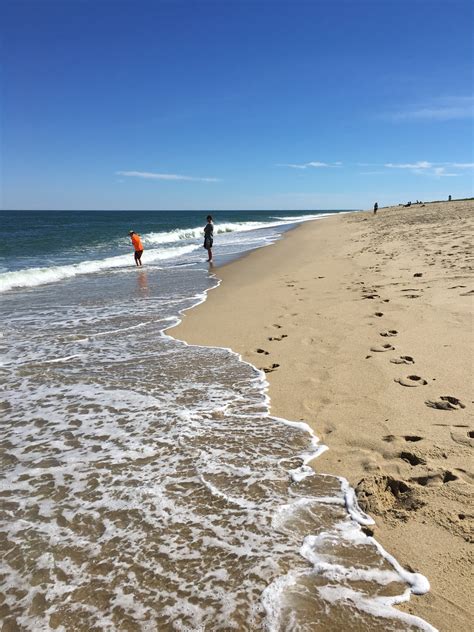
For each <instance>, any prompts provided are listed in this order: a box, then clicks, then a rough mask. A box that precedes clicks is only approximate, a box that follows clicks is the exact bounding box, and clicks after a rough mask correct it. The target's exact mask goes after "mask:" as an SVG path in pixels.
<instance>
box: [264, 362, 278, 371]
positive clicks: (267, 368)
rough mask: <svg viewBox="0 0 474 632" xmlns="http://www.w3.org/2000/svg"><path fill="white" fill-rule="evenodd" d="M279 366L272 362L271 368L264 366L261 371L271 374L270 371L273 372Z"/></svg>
mask: <svg viewBox="0 0 474 632" xmlns="http://www.w3.org/2000/svg"><path fill="white" fill-rule="evenodd" d="M279 366H280V365H279V364H277V363H276V362H274V363H273V364H272V365H271V366H265V367H263V369H261V370H262V371H264V372H265V373H272V371H275V369H278V367H279Z"/></svg>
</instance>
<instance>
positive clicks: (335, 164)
mask: <svg viewBox="0 0 474 632" xmlns="http://www.w3.org/2000/svg"><path fill="white" fill-rule="evenodd" d="M341 166H342V162H340V161H338V162H320V161H319V160H313V161H311V162H304V163H302V164H294V163H286V164H279V165H277V167H291V168H292V169H307V168H308V167H314V168H316V169H318V168H320V167H341Z"/></svg>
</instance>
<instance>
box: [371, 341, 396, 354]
mask: <svg viewBox="0 0 474 632" xmlns="http://www.w3.org/2000/svg"><path fill="white" fill-rule="evenodd" d="M370 350H371V351H379V352H382V351H395V347H394V346H392V345H391V344H390V343H388V342H387V344H384V345H374V346H373V347H370Z"/></svg>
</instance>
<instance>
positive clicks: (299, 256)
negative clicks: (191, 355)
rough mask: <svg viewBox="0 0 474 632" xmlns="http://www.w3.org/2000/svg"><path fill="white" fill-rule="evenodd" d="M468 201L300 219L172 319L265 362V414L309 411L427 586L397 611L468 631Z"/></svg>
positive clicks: (184, 329)
mask: <svg viewBox="0 0 474 632" xmlns="http://www.w3.org/2000/svg"><path fill="white" fill-rule="evenodd" d="M473 213H474V201H472V200H470V201H452V202H450V203H448V202H440V203H430V204H426V205H419V204H417V205H412V206H411V207H408V208H405V207H401V206H397V207H391V208H381V209H379V212H378V214H377V215H375V216H374V215H373V213H372V212H358V213H349V214H345V215H337V216H332V217H329V218H325V219H321V220H317V221H313V222H309V223H306V224H304V225H302V226H300V227H298V228H296V229H295V230H292V231H290V232H289V233H287V234H286V235H285V237H284V238H283V239H282V240H281V241H279V242H277V243H276V244H274V245H272V246H269V247H267V248H263V249H260V250H257V251H254V252H252V253H251V254H249V255H248V256H246V257H244V258H243V259H240V260H238V261H236V262H233V263H231V264H229V265H226V266H223V267H219V266H218V258H219V243H218V240H216V244H215V256H216V259H217V265H216V266H215V268H214V271H215V273H216V275H217V276H218V277H219V278H220V279H222V283H221V285H220V286H219V288H217V289H216V290H213V291H211V292H210V293H209V294H208V298H207V301H206V302H205V303H203V304H201V305H199V306H198V307H196V308H194V309H192V310H190V311H188V312H186V314H185V317H184V320H183V322H182V323H181V324H180V325H179V326H178V327H177V328H174V329H172V330H171V331H170V333H171V335H173V336H174V337H176V338H179V339H182V340H186V341H187V342H188V343H191V344H197V345H211V346H223V347H230V348H232V349H233V350H234V351H236V352H238V353H240V354H241V355H242V357H243V358H244V359H245V360H247V361H249V362H251V363H252V364H253V365H255V366H257V367H258V368H261V369H262V370H264V371H265V372H266V374H267V379H268V382H269V395H270V398H271V412H272V413H273V414H274V415H277V416H282V417H285V418H287V419H291V420H303V421H305V422H307V423H308V424H309V425H310V426H311V427H312V428H313V429H314V430H315V432H316V434H317V435H318V436H319V438H320V439H321V441H322V442H323V443H324V444H325V445H327V446H328V447H329V450H328V451H327V452H325V453H324V454H323V455H322V456H320V457H319V458H318V459H317V460H315V461H314V462H313V464H312V465H313V467H314V468H315V469H316V470H317V471H320V472H325V473H330V474H336V475H340V476H344V477H345V478H347V479H348V480H349V482H350V483H351V485H353V486H354V487H355V488H356V490H357V494H358V498H359V503H360V505H361V506H362V508H363V509H365V510H366V511H367V512H369V513H370V514H371V515H372V517H373V518H374V519H375V521H376V526H375V527H374V529H373V531H374V535H375V537H376V538H377V539H378V540H379V542H380V543H381V544H382V545H383V546H384V547H385V548H386V549H387V550H388V551H389V552H390V553H392V554H393V555H395V557H396V558H397V559H398V560H399V561H400V562H401V563H402V564H403V565H404V566H406V567H407V568H409V569H412V570H416V571H418V572H421V573H423V574H424V575H426V576H427V577H428V579H429V581H430V583H431V591H430V592H429V593H428V594H427V595H424V596H421V597H412V599H411V600H410V602H409V603H408V604H405V606H403V607H404V609H406V610H407V611H409V612H411V613H414V614H416V615H418V616H421V617H423V618H424V619H426V620H427V621H428V622H429V623H431V624H432V625H434V626H436V627H437V628H438V629H439V630H442V631H453V632H454V631H456V632H461V631H467V630H468V629H470V626H471V622H472V618H473V616H474V612H473V610H472V600H471V598H470V594H471V591H472V582H471V581H470V577H471V572H472V570H471V569H472V547H471V544H472V524H473V508H472V507H473V506H472V499H473V493H472V492H473V487H472V485H473V469H474V468H473V460H472V454H473V448H474V420H473V410H474V402H473V392H472V375H473V371H472V369H473V353H472V340H473V337H472V334H473V320H472V307H473V297H474V280H473V274H472V270H473V255H472V250H471V244H470V238H469V235H472V234H473V228H474V219H473Z"/></svg>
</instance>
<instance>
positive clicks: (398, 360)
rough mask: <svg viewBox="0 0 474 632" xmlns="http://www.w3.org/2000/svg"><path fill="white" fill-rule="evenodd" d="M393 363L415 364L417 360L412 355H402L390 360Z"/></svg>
mask: <svg viewBox="0 0 474 632" xmlns="http://www.w3.org/2000/svg"><path fill="white" fill-rule="evenodd" d="M390 362H392V363H393V364H415V360H414V359H413V358H412V357H411V356H400V357H399V358H392V359H391V360H390Z"/></svg>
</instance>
